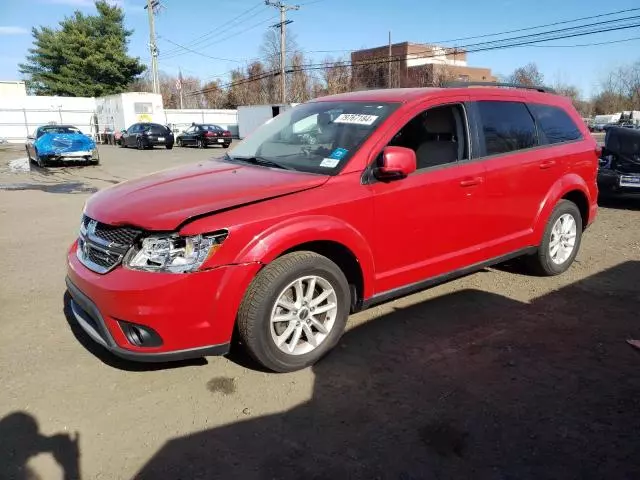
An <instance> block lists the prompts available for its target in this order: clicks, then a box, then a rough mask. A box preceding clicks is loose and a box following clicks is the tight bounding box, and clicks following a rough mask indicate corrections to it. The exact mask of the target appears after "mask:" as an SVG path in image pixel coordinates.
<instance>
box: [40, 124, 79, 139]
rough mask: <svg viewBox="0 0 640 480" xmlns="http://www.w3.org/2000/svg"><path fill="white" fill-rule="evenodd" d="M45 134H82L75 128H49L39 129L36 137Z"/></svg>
mask: <svg viewBox="0 0 640 480" xmlns="http://www.w3.org/2000/svg"><path fill="white" fill-rule="evenodd" d="M45 133H82V132H81V131H80V130H79V129H77V128H76V127H71V126H60V125H58V126H51V127H41V128H40V132H39V134H38V136H39V137H40V136H42V135H44V134H45Z"/></svg>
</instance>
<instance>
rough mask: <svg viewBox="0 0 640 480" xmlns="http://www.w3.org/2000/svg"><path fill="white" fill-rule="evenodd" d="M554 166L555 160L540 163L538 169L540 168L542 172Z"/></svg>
mask: <svg viewBox="0 0 640 480" xmlns="http://www.w3.org/2000/svg"><path fill="white" fill-rule="evenodd" d="M555 164H556V161H555V160H545V161H544V162H542V163H541V164H540V168H541V169H542V170H544V169H546V168H551V167H553V166H554V165H555Z"/></svg>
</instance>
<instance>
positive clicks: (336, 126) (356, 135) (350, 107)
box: [226, 101, 398, 175]
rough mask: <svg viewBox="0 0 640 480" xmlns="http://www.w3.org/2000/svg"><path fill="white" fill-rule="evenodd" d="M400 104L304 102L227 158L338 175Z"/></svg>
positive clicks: (284, 113)
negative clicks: (363, 143)
mask: <svg viewBox="0 0 640 480" xmlns="http://www.w3.org/2000/svg"><path fill="white" fill-rule="evenodd" d="M397 107H398V104H396V103H378V102H358V101H353V102H311V103H306V104H302V105H298V106H296V107H294V108H292V109H289V110H286V111H284V112H282V113H280V115H278V116H276V117H274V118H273V119H271V120H268V121H267V123H265V124H264V125H262V126H261V127H260V128H259V129H257V130H256V131H255V132H254V133H253V134H252V135H251V136H250V137H248V138H247V139H246V140H244V141H242V142H240V143H239V144H238V146H236V147H235V148H234V149H233V151H232V152H231V153H230V154H229V155H228V156H227V157H226V158H227V159H229V160H231V161H233V160H237V161H249V162H251V163H264V165H267V164H268V163H271V165H270V166H279V167H282V168H286V169H292V170H299V171H303V172H310V173H323V174H328V175H333V174H335V173H337V172H338V171H339V170H340V168H342V166H344V165H345V164H346V163H347V161H348V160H349V158H350V157H351V156H352V155H353V154H354V153H355V152H356V151H357V149H358V148H359V147H360V145H361V144H362V142H364V141H365V140H366V139H367V138H368V137H369V135H371V133H373V132H374V131H375V130H376V128H377V127H378V126H379V125H380V124H381V123H382V122H383V121H384V120H385V119H386V118H387V117H388V116H389V115H390V114H391V113H392V112H393V111H394V110H395V109H396V108H397Z"/></svg>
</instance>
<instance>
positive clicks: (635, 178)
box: [598, 127, 640, 196]
mask: <svg viewBox="0 0 640 480" xmlns="http://www.w3.org/2000/svg"><path fill="white" fill-rule="evenodd" d="M598 188H599V189H600V193H601V194H602V195H603V196H612V195H617V194H629V193H631V194H640V130H636V129H629V128H625V127H611V128H609V129H608V130H607V135H606V136H605V139H604V148H603V149H602V156H601V158H600V168H599V169H598Z"/></svg>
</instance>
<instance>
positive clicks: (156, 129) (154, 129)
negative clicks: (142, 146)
mask: <svg viewBox="0 0 640 480" xmlns="http://www.w3.org/2000/svg"><path fill="white" fill-rule="evenodd" d="M142 131H143V132H151V133H157V134H161V133H167V132H168V130H167V129H166V128H165V127H163V126H162V125H158V124H157V123H150V124H147V125H143V126H142Z"/></svg>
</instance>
